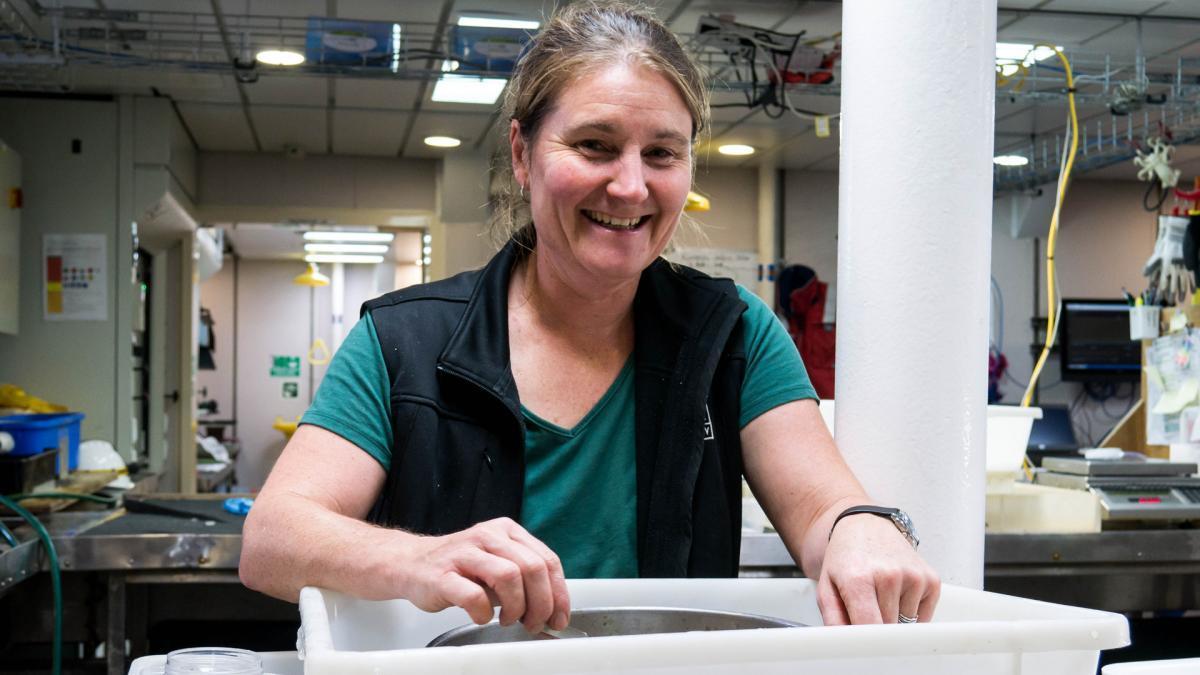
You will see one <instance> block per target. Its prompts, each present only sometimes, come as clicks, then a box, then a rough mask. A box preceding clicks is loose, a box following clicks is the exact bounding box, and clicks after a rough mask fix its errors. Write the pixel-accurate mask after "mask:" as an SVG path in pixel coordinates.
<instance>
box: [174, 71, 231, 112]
mask: <svg viewBox="0 0 1200 675" xmlns="http://www.w3.org/2000/svg"><path fill="white" fill-rule="evenodd" d="M159 90H160V91H162V93H164V94H166V95H168V96H170V97H171V98H173V99H175V100H176V101H177V102H184V101H200V102H205V103H237V104H240V103H241V97H240V96H238V90H237V84H236V83H235V82H234V80H233V77H232V76H229V75H219V74H216V73H178V72H172V73H169V74H168V75H167V77H166V78H165V80H164V82H163V83H162V84H161V85H160V86H159Z"/></svg>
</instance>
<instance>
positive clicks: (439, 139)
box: [425, 136, 462, 148]
mask: <svg viewBox="0 0 1200 675" xmlns="http://www.w3.org/2000/svg"><path fill="white" fill-rule="evenodd" d="M425 145H432V146H433V147H435V148H457V147H458V146H460V145H462V141H460V140H458V139H457V138H455V137H453V136H426V137H425Z"/></svg>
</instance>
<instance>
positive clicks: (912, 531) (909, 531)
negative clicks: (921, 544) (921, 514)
mask: <svg viewBox="0 0 1200 675" xmlns="http://www.w3.org/2000/svg"><path fill="white" fill-rule="evenodd" d="M892 520H894V521H895V522H896V525H898V526H899V527H900V529H901V530H902V531H903V532H904V536H905V537H908V540H909V542H911V543H912V545H913V546H914V547H916V545H917V542H918V541H920V540H919V539H918V538H917V527H916V526H915V525H913V521H912V518H909V517H908V514H907V513H905V512H903V511H901V510H899V509H897V510H896V512H895V513H893V514H892Z"/></svg>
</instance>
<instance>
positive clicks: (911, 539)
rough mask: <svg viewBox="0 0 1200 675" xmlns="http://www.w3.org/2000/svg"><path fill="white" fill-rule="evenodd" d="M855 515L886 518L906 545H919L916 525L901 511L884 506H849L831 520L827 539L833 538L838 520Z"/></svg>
mask: <svg viewBox="0 0 1200 675" xmlns="http://www.w3.org/2000/svg"><path fill="white" fill-rule="evenodd" d="M856 513H869V514H871V515H873V516H879V517H880V518H887V519H888V520H890V521H892V524H893V525H895V526H896V529H897V530H900V534H903V535H904V538H905V539H907V540H908V543H910V544H912V547H913V548H916V547H917V545H918V544H920V543H921V540H920V538H918V537H917V527H916V525H913V521H912V518H909V516H908V514H907V513H905V512H903V511H901V510H900V509H892V508H888V507H886V506H869V505H863V506H851V507H850V508H848V509H846V510H845V511H842V512H841V513H839V514H838V517H837V518H835V519H834V520H833V525H831V526H830V527H829V538H830V539H832V538H833V528H835V527H837V524H838V521H839V520H841V519H842V518H845V517H846V516H852V515H854V514H856Z"/></svg>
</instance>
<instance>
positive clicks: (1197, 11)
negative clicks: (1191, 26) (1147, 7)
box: [1150, 0, 1200, 19]
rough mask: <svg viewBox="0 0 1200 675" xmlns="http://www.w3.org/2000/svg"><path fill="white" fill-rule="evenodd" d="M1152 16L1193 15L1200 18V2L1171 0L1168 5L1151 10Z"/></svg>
mask: <svg viewBox="0 0 1200 675" xmlns="http://www.w3.org/2000/svg"><path fill="white" fill-rule="evenodd" d="M1150 14H1151V16H1153V15H1156V14H1158V15H1161V16H1191V17H1195V18H1198V19H1200V3H1197V2H1196V1H1195V0H1170V1H1169V2H1167V4H1166V5H1164V6H1162V7H1159V8H1158V9H1156V10H1154V11H1152V12H1150Z"/></svg>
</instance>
